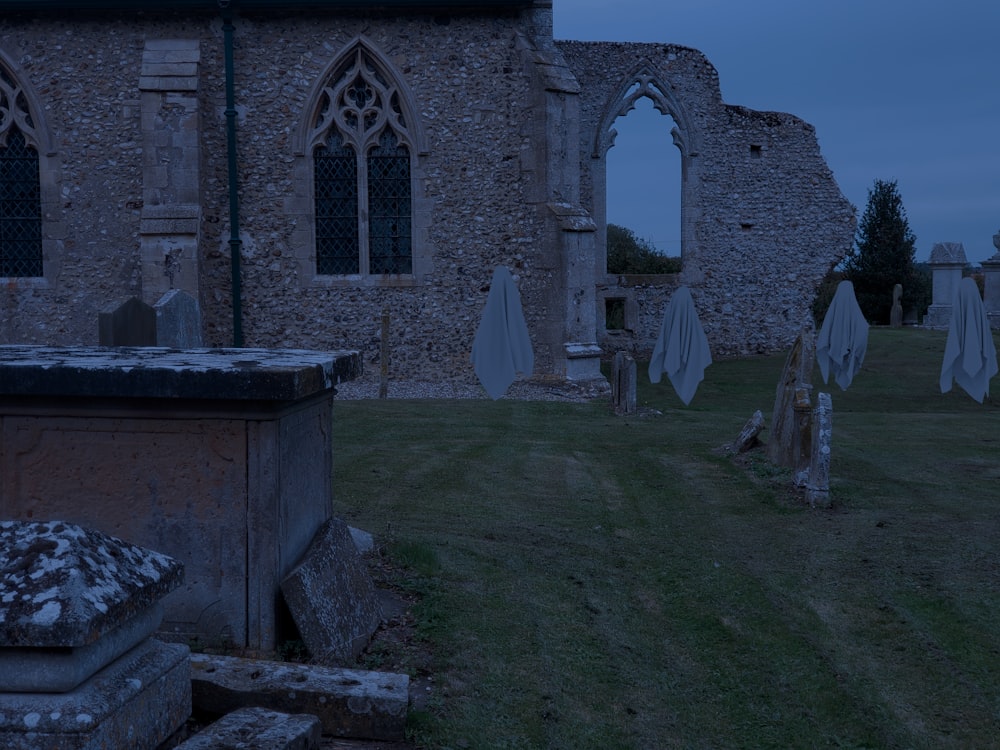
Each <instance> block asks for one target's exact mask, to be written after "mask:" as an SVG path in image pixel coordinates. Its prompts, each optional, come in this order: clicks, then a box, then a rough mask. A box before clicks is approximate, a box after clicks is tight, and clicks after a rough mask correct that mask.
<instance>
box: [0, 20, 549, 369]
mask: <svg viewBox="0 0 1000 750" xmlns="http://www.w3.org/2000/svg"><path fill="white" fill-rule="evenodd" d="M151 16H152V17H151ZM528 26H529V25H528V19H527V18H526V17H525V15H524V14H523V13H511V14H493V15H490V14H487V15H482V14H479V15H461V14H456V13H454V12H452V13H451V14H449V15H447V16H433V15H421V14H414V15H410V16H403V17H378V16H373V15H343V14H338V15H331V16H329V17H324V16H322V15H317V14H316V13H310V14H294V13H289V14H287V15H284V16H277V15H276V13H275V12H274V11H270V12H269V13H268V14H266V16H264V15H260V16H254V15H252V14H246V15H244V16H242V17H239V18H237V20H236V29H235V35H234V36H235V55H234V58H235V70H236V92H235V93H236V108H237V110H238V113H239V119H238V144H239V145H238V155H239V165H240V167H239V169H240V175H239V180H240V201H241V211H240V213H241V237H242V239H243V257H242V268H243V273H242V298H243V332H244V343H245V345H247V346H265V347H276V346H283V347H308V348H315V349H344V348H348V349H360V350H362V351H363V352H364V353H365V359H366V361H367V362H368V364H369V367H370V369H377V367H372V365H373V364H374V363H375V362H376V361H377V357H378V351H379V338H380V333H379V331H380V317H381V312H382V310H383V309H384V308H388V309H389V310H390V313H391V316H392V331H391V342H390V343H391V350H392V354H391V357H392V374H393V375H394V376H398V377H427V378H438V377H441V376H445V377H471V365H470V364H469V352H470V350H471V342H472V337H473V335H474V333H475V328H476V325H477V324H478V321H479V317H480V315H481V313H482V309H483V306H484V304H485V299H486V293H487V291H488V285H489V282H490V278H491V276H492V272H493V269H494V268H495V267H496V266H497V265H499V264H504V265H507V266H508V267H509V268H510V269H511V271H512V272H513V273H514V274H515V276H516V278H517V279H518V280H519V285H520V288H521V293H522V299H523V302H524V308H525V312H526V315H527V317H528V319H529V327H531V328H532V329H533V338H537V339H538V340H545V339H549V340H551V339H553V337H552V336H543V335H541V334H540V333H537V332H536V330H535V329H537V328H538V326H540V325H543V323H542V322H540V321H545V320H549V321H551V320H553V319H558V314H555V313H554V312H553V311H552V310H550V307H551V306H552V305H553V304H554V301H556V300H558V299H559V295H558V294H554V293H553V285H554V284H555V285H558V284H559V283H560V281H559V279H558V268H557V266H554V265H553V264H552V263H551V261H550V260H549V261H546V262H537V263H536V261H537V260H538V259H540V258H542V257H545V255H546V253H545V252H543V249H542V248H541V246H540V241H541V238H542V237H543V235H544V232H543V230H542V225H543V220H542V219H541V218H540V214H541V212H540V211H539V209H538V207H537V205H536V204H537V203H538V196H537V195H536V196H534V197H533V196H530V195H529V188H530V186H531V179H532V177H531V175H533V174H534V171H535V169H536V165H535V164H534V163H533V158H534V153H535V152H534V151H533V150H532V148H531V144H530V137H531V134H532V127H531V124H532V118H533V113H532V110H531V97H530V91H529V86H530V83H529V81H530V71H529V70H527V69H526V65H525V63H524V56H523V49H522V48H523V44H524V42H523V40H521V41H519V35H520V34H523V32H524V31H525V29H526V28H528ZM359 36H364V38H365V39H366V40H368V41H369V42H370V43H371V44H372V45H373V46H374V47H375V48H376V49H377V50H379V52H380V53H381V54H382V55H384V57H385V58H386V59H388V60H389V61H390V62H391V64H392V65H393V66H394V68H395V71H396V72H397V73H398V74H399V75H400V77H401V79H402V82H403V83H404V84H405V86H407V87H408V88H409V94H410V96H411V97H412V101H413V102H414V105H415V109H416V112H417V113H418V115H419V117H420V118H421V126H422V128H423V132H424V134H425V137H426V153H424V154H422V155H421V156H420V157H419V160H418V164H417V167H416V174H417V176H418V177H420V178H421V179H420V180H418V181H417V183H416V184H417V188H418V192H416V193H415V194H414V196H413V197H414V203H415V204H417V206H418V210H419V211H422V212H424V215H423V218H422V226H423V227H424V229H423V230H422V231H424V233H425V234H424V236H423V241H424V247H425V249H426V252H427V253H428V256H429V262H428V263H427V264H426V265H425V271H426V272H425V273H423V274H422V275H420V276H419V277H418V278H415V279H412V280H411V282H410V283H404V284H402V285H400V284H395V285H391V286H379V285H354V284H351V283H349V282H345V283H339V284H333V285H325V286H324V285H321V284H320V285H317V284H312V283H310V282H309V280H308V279H305V280H304V279H303V275H302V273H301V263H300V261H301V259H302V258H303V256H304V255H308V254H309V253H311V252H312V249H311V248H303V247H302V244H301V236H302V233H301V232H297V230H298V229H300V227H299V226H298V225H300V224H301V222H302V221H303V220H305V214H304V212H303V211H302V205H301V200H298V205H296V199H295V198H294V195H295V193H296V181H297V180H299V181H300V180H301V179H302V171H301V169H302V164H301V162H302V160H301V158H300V159H298V160H297V159H296V155H295V153H294V149H293V144H292V141H293V140H294V133H295V132H296V131H297V130H298V129H299V128H300V127H301V123H302V120H303V118H304V117H306V116H307V114H308V113H307V108H308V106H309V105H310V104H311V102H310V101H309V96H310V93H311V92H312V91H313V88H314V87H315V86H316V84H317V80H318V78H319V77H320V76H321V75H322V74H323V73H324V71H326V70H327V68H328V67H329V65H330V64H331V63H332V61H333V60H334V59H335V58H336V57H337V56H338V53H339V52H341V50H342V49H343V48H344V46H345V45H347V44H348V43H349V42H350V41H351V40H353V39H356V38H357V37H359ZM149 39H195V40H197V41H198V43H199V52H200V62H199V73H198V81H197V85H198V91H197V96H198V100H199V103H200V123H201V124H200V127H201V136H200V143H199V146H200V154H201V157H200V159H201V163H200V169H199V189H200V196H199V204H200V222H201V224H200V231H199V235H198V236H199V240H198V241H199V258H198V266H199V273H200V279H199V286H200V288H199V290H197V293H198V295H199V297H200V302H201V306H202V313H203V319H204V340H205V342H206V344H207V345H210V346H227V345H230V344H231V342H232V329H231V316H232V312H231V299H232V297H231V282H230V263H229V243H228V240H229V221H228V194H227V185H228V177H227V170H226V132H225V120H224V110H225V91H224V63H223V53H224V48H223V34H222V22H221V19H220V18H219V17H218V16H217V15H213V14H206V15H204V16H200V17H199V16H195V17H190V15H189V17H186V18H181V17H179V16H173V15H169V14H167V15H162V16H157V15H152V14H149V13H144V14H142V15H141V16H136V17H131V18H130V17H129V16H128V15H127V14H122V13H119V14H117V15H116V16H115V18H114V19H112V18H108V17H99V18H88V17H84V18H82V19H78V18H74V20H73V22H72V23H70V22H68V21H63V20H61V19H59V18H52V17H51V16H50V17H45V16H41V15H39V16H30V15H26V16H11V17H7V18H4V19H3V20H0V50H2V52H3V54H4V59H5V60H7V61H9V62H10V63H11V66H12V67H13V68H14V73H15V74H16V75H17V76H18V77H19V79H21V80H23V81H24V82H25V83H26V84H27V85H28V86H30V87H31V88H32V89H34V91H35V92H36V94H37V98H38V101H39V102H41V104H42V106H43V107H44V110H43V112H42V113H41V114H42V117H41V118H40V119H41V120H43V125H44V127H46V128H48V129H49V130H50V131H51V133H52V137H53V142H54V143H55V144H56V145H55V148H56V150H57V158H58V161H59V164H60V171H59V175H58V179H59V183H60V190H61V195H62V197H63V199H62V201H61V202H60V203H59V204H58V205H55V206H48V207H47V209H48V211H49V214H50V215H49V216H47V217H46V224H45V226H43V231H45V230H46V229H47V228H48V227H49V226H51V225H52V224H53V223H54V222H55V221H56V220H58V221H61V222H64V223H65V224H66V226H67V227H68V229H67V234H66V237H65V240H64V241H62V243H61V245H60V246H59V248H58V250H59V253H60V255H59V257H58V259H53V260H57V261H58V267H59V273H58V276H57V278H55V279H53V280H52V282H51V283H49V284H44V283H39V282H34V283H33V282H32V281H31V280H15V281H12V282H11V283H10V284H8V288H7V291H6V294H5V296H4V297H3V298H2V299H0V316H2V318H0V320H2V327H0V340H2V341H3V342H4V343H11V342H20V343H43V342H44V343H61V344H62V343H66V344H68V343H79V344H96V342H97V317H98V312H99V311H100V310H101V309H104V308H106V307H108V306H110V305H113V304H117V303H119V302H121V301H123V300H124V299H126V298H127V297H129V296H132V295H136V296H140V297H150V298H148V299H145V301H146V302H148V303H153V302H155V301H156V299H155V298H152V297H151V295H150V294H149V290H148V289H146V290H144V289H143V264H144V260H143V258H142V257H141V254H140V252H139V249H140V248H139V246H140V242H139V234H140V215H141V213H142V210H143V202H142V201H143V168H144V158H145V159H148V158H150V154H149V153H147V154H144V153H143V149H142V148H141V143H142V138H141V123H140V112H139V106H138V105H139V100H140V95H141V94H140V89H139V77H140V76H139V73H140V70H141V68H142V64H143V58H142V55H143V50H144V45H145V44H146V43H147V40H149ZM162 135H163V138H166V139H169V138H170V134H169V132H164V133H163V134H162ZM147 151H148V149H147ZM525 174H528V175H529V177H528V178H526V177H525ZM147 179H148V177H147ZM298 187H299V188H301V185H299V186H298ZM298 192H299V193H301V189H299V191H298ZM145 272H146V274H147V278H148V273H149V269H148V268H147V269H146V271H145ZM147 286H149V284H148V283H147ZM154 296H158V293H157V294H156V295H154ZM556 338H558V337H556ZM536 362H537V365H536V369H538V370H539V371H545V370H546V369H548V368H550V367H551V362H552V354H551V353H550V352H549V351H548V350H547V349H546V347H544V346H540V347H536Z"/></svg>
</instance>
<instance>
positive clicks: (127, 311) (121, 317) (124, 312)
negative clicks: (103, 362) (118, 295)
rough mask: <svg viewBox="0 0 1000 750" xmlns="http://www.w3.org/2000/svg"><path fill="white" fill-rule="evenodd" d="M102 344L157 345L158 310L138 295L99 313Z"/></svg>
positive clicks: (98, 326) (98, 327)
mask: <svg viewBox="0 0 1000 750" xmlns="http://www.w3.org/2000/svg"><path fill="white" fill-rule="evenodd" d="M97 338H98V342H99V343H100V345H101V346H156V310H154V309H153V308H152V307H150V306H149V305H147V304H146V303H145V302H143V301H142V300H141V299H139V298H138V297H132V298H130V299H128V300H126V301H125V302H122V303H121V304H120V305H117V306H116V307H113V308H111V309H109V310H104V311H103V312H101V313H98V316H97Z"/></svg>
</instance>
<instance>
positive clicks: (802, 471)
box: [792, 387, 812, 487]
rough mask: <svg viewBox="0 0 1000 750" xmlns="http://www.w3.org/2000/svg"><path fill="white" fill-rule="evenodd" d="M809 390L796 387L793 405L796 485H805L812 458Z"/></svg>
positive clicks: (794, 473) (794, 476) (793, 446)
mask: <svg viewBox="0 0 1000 750" xmlns="http://www.w3.org/2000/svg"><path fill="white" fill-rule="evenodd" d="M809 391H810V389H809V388H806V387H802V388H798V389H796V391H795V404H794V405H793V407H792V411H793V412H794V414H795V419H794V422H793V427H792V452H793V454H794V459H795V463H794V464H793V470H794V471H793V474H792V479H793V481H794V482H795V486H796V487H805V485H806V482H807V481H808V479H809V464H810V461H811V459H812V403H811V401H810V400H809Z"/></svg>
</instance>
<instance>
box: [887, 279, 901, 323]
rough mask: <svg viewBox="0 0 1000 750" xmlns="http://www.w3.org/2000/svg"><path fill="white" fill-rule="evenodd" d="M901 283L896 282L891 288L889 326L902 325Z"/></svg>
mask: <svg viewBox="0 0 1000 750" xmlns="http://www.w3.org/2000/svg"><path fill="white" fill-rule="evenodd" d="M902 299H903V285H902V284H896V286H894V287H893V288H892V311H891V312H890V313H889V326H890V327H891V328H902V327H903V303H902Z"/></svg>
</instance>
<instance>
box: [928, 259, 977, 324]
mask: <svg viewBox="0 0 1000 750" xmlns="http://www.w3.org/2000/svg"><path fill="white" fill-rule="evenodd" d="M967 263H968V261H967V260H966V257H965V248H964V247H963V246H962V243H961V242H938V243H935V245H934V247H932V248H931V257H930V260H929V264H930V266H931V272H932V274H933V275H932V277H931V305H930V307H928V308H927V314H926V315H925V316H924V325H925V326H933V327H935V328H947V327H948V324H949V323H950V322H951V305H952V302H953V301H954V299H955V295H956V294H958V285H959V283H961V281H962V270H963V269H964V268H965V266H966V265H967Z"/></svg>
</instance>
